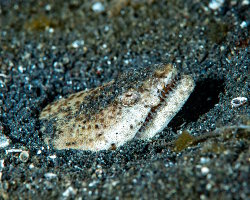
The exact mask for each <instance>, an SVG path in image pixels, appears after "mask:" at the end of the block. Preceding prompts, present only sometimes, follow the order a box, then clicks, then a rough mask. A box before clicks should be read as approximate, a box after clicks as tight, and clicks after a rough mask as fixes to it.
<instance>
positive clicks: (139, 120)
mask: <svg viewBox="0 0 250 200" xmlns="http://www.w3.org/2000/svg"><path fill="white" fill-rule="evenodd" d="M151 69H152V68H149V69H148V70H151ZM147 72H148V71H147V70H146V71H145V73H147ZM145 73H137V75H138V74H139V78H141V76H142V75H145ZM125 75H127V74H125ZM127 79H128V77H126V76H125V79H122V80H117V83H120V84H121V85H120V86H119V85H118V88H115V87H116V86H117V85H116V82H114V81H113V82H110V83H108V84H106V85H104V86H100V87H97V88H95V89H92V90H88V91H81V92H78V93H75V94H72V95H70V96H69V97H67V98H63V99H60V100H58V101H55V102H53V103H51V104H50V105H48V106H46V107H45V108H44V109H43V110H42V112H41V114H40V120H41V121H42V128H41V131H42V132H43V135H44V141H45V143H47V144H48V145H50V146H53V147H54V148H55V149H69V148H73V149H81V150H91V151H99V150H107V149H116V148H117V147H119V146H121V145H123V144H124V143H126V142H127V141H130V140H132V139H133V138H140V139H149V138H151V137H153V136H154V135H155V134H157V133H158V132H160V131H162V130H163V129H164V128H165V127H166V126H167V125H168V123H169V122H170V121H171V119H172V118H173V117H174V116H175V115H176V113H177V112H178V111H179V110H180V109H181V107H182V106H183V105H184V103H185V102H186V100H187V99H188V97H189V95H190V94H191V93H192V91H193V89H194V85H195V84H194V81H193V79H192V78H191V76H189V75H182V76H179V75H178V73H177V70H176V69H175V68H174V67H173V66H172V65H170V64H167V65H162V66H161V67H158V68H156V69H155V70H152V73H151V74H148V76H145V77H143V79H140V80H137V79H136V78H135V79H133V78H132V79H129V80H133V81H134V82H133V83H132V84H131V81H128V80H127ZM126 85H129V87H127V86H126ZM112 88H113V90H112ZM126 88H127V89H126ZM119 89H120V90H119ZM118 90H119V91H120V93H117V95H116V91H118ZM103 91H106V93H105V92H103ZM96 105H97V107H96V108H95V106H96ZM84 106H85V107H84ZM91 110H93V111H91Z"/></svg>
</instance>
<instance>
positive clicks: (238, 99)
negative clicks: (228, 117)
mask: <svg viewBox="0 0 250 200" xmlns="http://www.w3.org/2000/svg"><path fill="white" fill-rule="evenodd" d="M246 102H247V98H246V97H236V98H234V99H232V101H231V105H232V107H233V108H238V107H240V106H242V105H243V104H245V103H246Z"/></svg>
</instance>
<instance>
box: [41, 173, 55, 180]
mask: <svg viewBox="0 0 250 200" xmlns="http://www.w3.org/2000/svg"><path fill="white" fill-rule="evenodd" d="M44 177H45V178H47V179H52V178H56V177H57V175H56V174H54V173H51V172H48V173H46V174H44Z"/></svg>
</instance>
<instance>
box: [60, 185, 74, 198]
mask: <svg viewBox="0 0 250 200" xmlns="http://www.w3.org/2000/svg"><path fill="white" fill-rule="evenodd" d="M75 194H76V191H75V189H74V188H73V187H71V186H69V187H68V188H67V189H66V190H65V191H64V192H63V194H62V195H63V197H69V196H71V195H75Z"/></svg>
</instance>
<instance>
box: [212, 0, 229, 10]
mask: <svg viewBox="0 0 250 200" xmlns="http://www.w3.org/2000/svg"><path fill="white" fill-rule="evenodd" d="M224 1H225V0H211V1H210V2H209V5H208V7H209V8H211V9H212V10H218V9H219V8H220V7H221V6H222V5H223V4H224Z"/></svg>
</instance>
